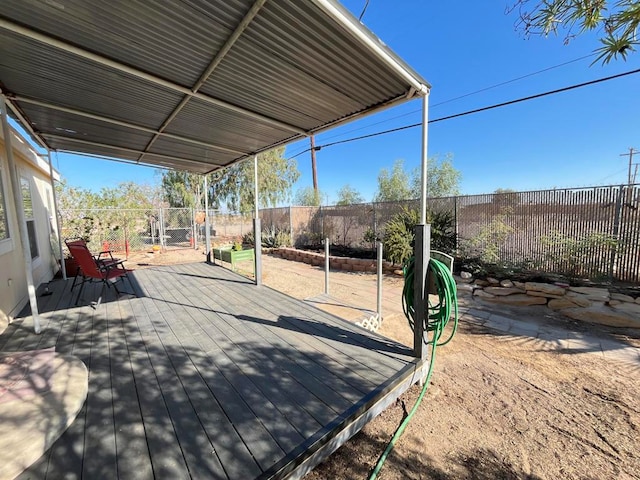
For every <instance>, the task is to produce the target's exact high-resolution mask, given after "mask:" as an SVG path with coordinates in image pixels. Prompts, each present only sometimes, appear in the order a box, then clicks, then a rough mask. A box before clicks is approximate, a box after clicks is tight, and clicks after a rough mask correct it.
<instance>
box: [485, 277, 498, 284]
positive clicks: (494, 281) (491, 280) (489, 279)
mask: <svg viewBox="0 0 640 480" xmlns="http://www.w3.org/2000/svg"><path fill="white" fill-rule="evenodd" d="M487 282H489V285H500V280H498V279H497V278H493V277H487Z"/></svg>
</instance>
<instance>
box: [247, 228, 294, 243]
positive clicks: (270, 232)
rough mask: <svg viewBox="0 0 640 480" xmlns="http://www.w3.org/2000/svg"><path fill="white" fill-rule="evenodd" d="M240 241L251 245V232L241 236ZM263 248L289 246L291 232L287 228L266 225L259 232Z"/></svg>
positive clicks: (253, 241)
mask: <svg viewBox="0 0 640 480" xmlns="http://www.w3.org/2000/svg"><path fill="white" fill-rule="evenodd" d="M242 242H243V243H245V244H249V245H253V244H254V243H255V240H254V238H253V232H249V233H247V234H245V235H244V236H243V237H242ZM260 243H261V244H262V246H263V247H264V248H279V247H289V246H291V233H290V232H289V229H287V228H278V227H274V226H271V227H267V228H265V229H264V230H262V232H261V242H260Z"/></svg>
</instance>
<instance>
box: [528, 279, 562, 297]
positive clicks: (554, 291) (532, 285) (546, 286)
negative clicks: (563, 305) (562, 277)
mask: <svg viewBox="0 0 640 480" xmlns="http://www.w3.org/2000/svg"><path fill="white" fill-rule="evenodd" d="M524 288H525V290H526V291H527V292H529V291H530V290H531V291H534V292H542V293H548V294H550V295H556V296H558V297H560V296H562V295H564V294H565V293H566V290H565V289H564V288H562V287H559V286H557V285H552V284H550V283H540V282H527V283H525V284H524Z"/></svg>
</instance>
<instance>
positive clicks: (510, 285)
mask: <svg viewBox="0 0 640 480" xmlns="http://www.w3.org/2000/svg"><path fill="white" fill-rule="evenodd" d="M500 286H501V287H504V288H513V282H512V281H511V280H502V281H501V282H500Z"/></svg>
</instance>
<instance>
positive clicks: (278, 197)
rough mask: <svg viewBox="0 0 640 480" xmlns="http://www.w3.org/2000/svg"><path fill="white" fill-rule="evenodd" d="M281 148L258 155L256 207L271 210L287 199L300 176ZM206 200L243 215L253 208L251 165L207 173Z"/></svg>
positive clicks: (296, 165)
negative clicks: (208, 180) (207, 189)
mask: <svg viewBox="0 0 640 480" xmlns="http://www.w3.org/2000/svg"><path fill="white" fill-rule="evenodd" d="M283 154H284V147H280V148H275V149H273V150H270V151H268V152H265V153H261V154H259V155H258V195H259V199H258V200H259V202H258V204H259V206H260V207H275V206H276V205H277V204H278V203H280V202H285V201H288V200H289V199H290V198H291V187H292V186H293V184H294V183H295V182H296V181H297V180H298V178H299V177H300V171H299V170H298V164H297V163H296V161H295V160H294V159H286V158H284V157H283ZM210 179H211V187H210V190H209V194H210V199H211V202H212V204H213V205H216V206H220V205H222V204H225V205H226V207H227V208H228V209H229V210H231V211H238V212H241V213H247V212H250V211H251V210H253V208H254V192H255V186H254V162H253V160H252V159H251V160H245V161H243V162H240V163H236V164H234V165H232V166H230V167H227V168H225V169H224V170H221V171H218V172H214V173H213V174H211V177H210Z"/></svg>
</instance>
